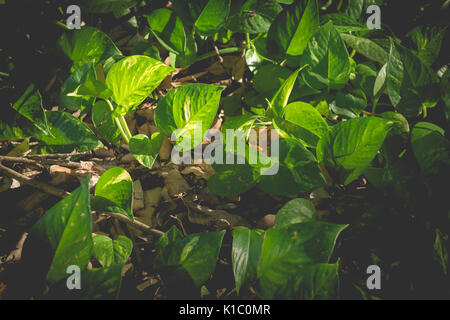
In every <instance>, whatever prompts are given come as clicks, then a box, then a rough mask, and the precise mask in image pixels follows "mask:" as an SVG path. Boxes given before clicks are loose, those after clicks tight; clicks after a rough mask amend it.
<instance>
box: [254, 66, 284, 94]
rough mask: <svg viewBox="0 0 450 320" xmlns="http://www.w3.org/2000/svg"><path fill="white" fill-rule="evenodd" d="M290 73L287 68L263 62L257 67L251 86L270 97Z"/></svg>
mask: <svg viewBox="0 0 450 320" xmlns="http://www.w3.org/2000/svg"><path fill="white" fill-rule="evenodd" d="M290 75H292V72H291V71H290V70H289V69H287V68H283V67H281V66H279V65H277V64H265V65H263V66H261V67H260V68H258V69H257V72H256V74H255V77H254V78H253V86H254V87H255V89H256V90H257V91H258V92H259V93H263V94H265V95H266V96H268V97H270V98H272V97H273V95H274V94H275V93H276V92H277V91H278V90H279V89H280V88H281V87H282V86H283V83H285V81H286V79H287V78H289V76H290Z"/></svg>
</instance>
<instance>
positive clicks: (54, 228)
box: [30, 177, 92, 283]
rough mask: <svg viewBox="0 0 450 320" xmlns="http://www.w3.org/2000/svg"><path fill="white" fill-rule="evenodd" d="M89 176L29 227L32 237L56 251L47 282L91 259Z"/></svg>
mask: <svg viewBox="0 0 450 320" xmlns="http://www.w3.org/2000/svg"><path fill="white" fill-rule="evenodd" d="M89 180H90V177H88V178H87V179H86V180H85V181H84V182H83V183H82V184H81V186H80V187H79V188H77V189H76V190H75V191H73V192H72V193H71V194H70V195H69V196H67V197H66V198H64V199H63V200H61V201H60V202H58V203H57V204H56V205H55V206H53V207H52V208H51V209H50V210H48V211H47V212H46V213H45V215H44V216H43V217H42V218H41V219H40V220H39V221H38V222H37V223H36V224H35V225H34V226H33V228H32V229H31V230H30V238H31V239H36V238H37V239H40V240H42V241H43V242H45V243H46V244H48V245H49V247H50V248H51V252H52V253H53V258H52V262H51V265H50V269H49V271H48V273H47V281H48V282H49V283H55V282H57V281H59V280H61V279H63V278H66V277H67V273H66V270H67V267H69V266H71V265H77V266H79V267H80V269H83V268H85V267H86V266H87V264H88V262H89V260H90V258H91V248H92V237H91V233H92V220H91V208H90V205H89Z"/></svg>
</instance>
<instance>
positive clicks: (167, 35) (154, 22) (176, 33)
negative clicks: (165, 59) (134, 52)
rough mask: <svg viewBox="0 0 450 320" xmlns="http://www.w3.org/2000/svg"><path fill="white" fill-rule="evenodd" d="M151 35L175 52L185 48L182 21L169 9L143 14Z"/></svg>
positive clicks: (180, 51)
mask: <svg viewBox="0 0 450 320" xmlns="http://www.w3.org/2000/svg"><path fill="white" fill-rule="evenodd" d="M145 17H146V18H147V21H148V24H149V25H150V29H151V31H152V33H153V35H154V36H155V37H156V39H158V41H159V43H160V44H161V45H162V46H163V47H164V48H166V49H167V50H169V51H170V52H173V53H175V54H181V53H182V52H184V50H185V49H186V34H185V31H184V26H183V23H182V22H181V19H180V18H178V17H177V16H176V15H175V13H174V12H173V11H171V10H169V9H165V8H162V9H156V10H154V11H152V12H151V13H150V14H149V15H146V16H145Z"/></svg>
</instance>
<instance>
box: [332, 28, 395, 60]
mask: <svg viewBox="0 0 450 320" xmlns="http://www.w3.org/2000/svg"><path fill="white" fill-rule="evenodd" d="M341 37H342V40H344V41H345V42H346V43H347V45H348V46H350V47H352V48H353V49H355V51H356V52H358V53H359V54H362V55H363V56H365V57H366V58H368V59H370V60H373V61H376V62H379V63H381V64H385V63H386V62H387V61H388V58H389V54H388V53H387V52H386V50H384V49H383V48H382V47H381V46H379V45H378V44H377V43H376V42H374V41H372V40H370V39H366V38H361V37H357V36H354V35H351V34H346V33H341Z"/></svg>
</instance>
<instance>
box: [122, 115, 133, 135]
mask: <svg viewBox="0 0 450 320" xmlns="http://www.w3.org/2000/svg"><path fill="white" fill-rule="evenodd" d="M119 119H120V122H121V123H122V126H123V129H124V131H125V134H126V135H127V137H128V140H130V139H131V138H132V137H133V135H132V134H131V132H130V128H128V124H127V121H126V120H125V117H124V116H120V118H119Z"/></svg>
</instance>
